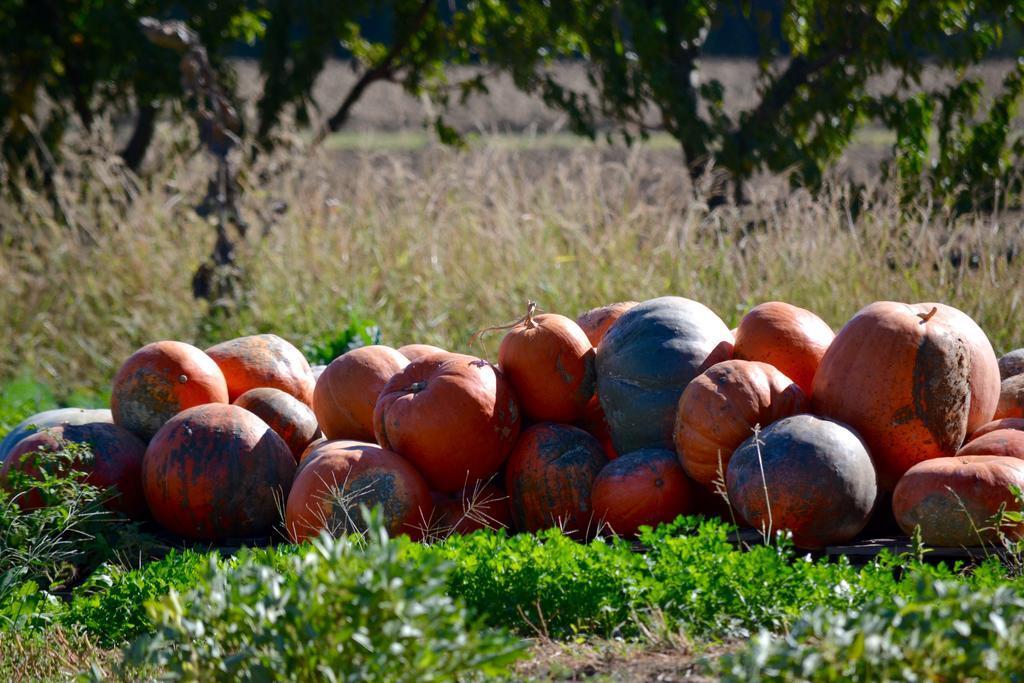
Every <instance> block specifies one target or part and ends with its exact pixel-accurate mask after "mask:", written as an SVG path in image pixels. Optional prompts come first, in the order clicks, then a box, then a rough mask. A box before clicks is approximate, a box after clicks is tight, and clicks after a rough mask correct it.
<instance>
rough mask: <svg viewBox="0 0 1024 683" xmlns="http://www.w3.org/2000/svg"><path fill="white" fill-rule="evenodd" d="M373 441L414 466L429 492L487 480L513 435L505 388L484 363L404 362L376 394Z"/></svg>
mask: <svg viewBox="0 0 1024 683" xmlns="http://www.w3.org/2000/svg"><path fill="white" fill-rule="evenodd" d="M373 424H374V432H375V434H376V436H377V442H378V443H379V444H380V445H381V446H383V447H385V448H388V449H390V450H393V451H395V452H396V453H398V454H400V455H401V456H402V457H404V458H406V459H407V460H409V462H411V463H412V464H413V465H414V466H415V467H416V469H418V470H419V471H420V472H421V473H422V474H423V476H424V477H426V479H427V481H428V482H429V483H430V486H431V488H432V489H433V490H435V491H441V492H443V493H454V492H455V491H458V490H460V489H462V488H464V487H465V486H471V485H473V484H474V483H475V482H477V481H480V480H485V481H486V480H487V479H489V478H490V477H492V476H493V475H494V474H495V473H496V472H497V471H498V470H499V469H501V466H502V464H503V463H504V462H505V458H506V457H507V456H508V453H509V451H510V450H511V449H512V445H513V444H514V443H515V441H516V437H517V436H518V435H519V425H520V411H519V405H518V404H517V402H516V397H515V394H514V393H513V391H512V388H511V386H510V385H509V383H508V382H507V381H506V380H505V378H504V377H503V376H502V374H501V373H500V372H498V371H497V370H496V369H495V368H494V366H493V365H491V364H490V363H488V362H487V361H485V360H481V359H479V358H474V357H473V356H465V355H462V354H458V353H438V354H432V355H429V356H425V357H423V358H420V359H419V360H416V361H413V362H412V363H409V365H408V366H406V367H405V369H404V370H402V371H401V372H399V373H398V374H396V375H395V376H394V377H392V378H391V379H390V380H388V383H387V384H386V385H385V386H384V389H383V390H382V391H381V394H380V398H379V399H378V400H377V407H376V408H375V409H374V413H373Z"/></svg>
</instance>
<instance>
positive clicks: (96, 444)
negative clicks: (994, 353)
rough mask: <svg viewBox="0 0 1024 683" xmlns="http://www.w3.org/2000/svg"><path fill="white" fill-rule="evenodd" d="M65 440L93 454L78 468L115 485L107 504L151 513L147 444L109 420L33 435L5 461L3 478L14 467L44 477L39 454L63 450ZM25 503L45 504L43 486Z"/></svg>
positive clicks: (140, 514)
mask: <svg viewBox="0 0 1024 683" xmlns="http://www.w3.org/2000/svg"><path fill="white" fill-rule="evenodd" d="M65 443H75V444H83V445H86V446H88V447H89V451H90V453H91V455H92V457H91V458H89V459H87V460H84V461H76V462H75V463H74V465H73V467H74V468H75V469H77V470H78V471H79V472H82V473H84V474H85V475H86V477H85V481H86V483H88V484H91V485H92V486H95V487H96V488H99V489H110V497H109V498H107V499H106V500H105V501H104V506H105V507H106V508H107V509H109V510H114V511H116V512H120V513H123V514H124V515H126V516H128V517H131V518H132V519H143V518H145V517H146V516H147V512H148V511H147V508H146V500H145V497H144V496H143V493H142V457H143V455H144V454H145V452H146V444H144V443H143V442H142V441H141V440H140V439H139V438H138V437H137V436H135V435H134V434H132V433H131V432H129V431H128V430H127V429H125V428H124V427H119V426H118V425H115V424H111V423H109V422H88V423H85V424H63V425H58V426H56V427H48V428H46V429H44V430H42V431H39V432H36V433H34V434H31V435H29V436H27V437H26V438H24V439H22V440H21V441H20V442H19V443H18V444H17V445H16V446H15V447H14V449H12V451H11V453H10V455H9V457H8V458H7V459H6V460H5V461H4V462H3V463H2V464H0V480H5V479H6V477H7V473H8V472H10V471H12V470H19V471H21V472H24V473H25V474H28V475H30V476H38V474H39V470H38V467H37V464H36V462H35V453H37V452H38V451H45V452H50V453H55V452H57V451H59V450H62V449H63V448H64V444H65ZM19 504H20V505H21V507H22V509H26V510H27V509H36V508H39V507H42V506H43V499H42V496H41V495H40V494H39V492H38V491H37V490H32V491H30V492H28V493H27V494H26V495H25V496H23V497H22V498H20V499H19Z"/></svg>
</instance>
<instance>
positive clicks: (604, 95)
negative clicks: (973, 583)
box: [0, 0, 1024, 403]
mask: <svg viewBox="0 0 1024 683" xmlns="http://www.w3.org/2000/svg"><path fill="white" fill-rule="evenodd" d="M145 17H152V18H155V19H157V20H159V21H161V22H165V23H163V24H161V26H162V27H163V28H164V29H166V31H168V33H167V36H171V37H173V36H174V35H178V34H177V33H175V31H178V30H179V29H180V31H182V32H183V33H181V35H186V34H187V35H192V34H190V33H188V32H194V36H195V38H196V41H195V43H194V46H198V48H189V47H187V46H185V45H184V44H181V43H174V41H173V40H171V39H170V38H166V36H165V39H155V40H154V37H153V35H152V33H149V34H147V32H146V31H145V30H143V28H142V26H141V24H140V21H141V20H142V19H143V18H145ZM175 21H177V22H182V23H181V24H174V23H168V22H175ZM1022 27H1024V0H1001V1H998V2H996V1H987V0H984V1H983V0H977V1H975V0H933V1H928V2H925V1H920V0H919V1H915V0H873V1H865V2H844V3H835V2H830V1H827V0H771V1H766V2H737V1H734V2H707V1H698V0H661V1H659V0H578V1H570V0H519V1H517V2H499V1H498V0H458V1H453V0H382V1H380V2H370V1H368V0H348V1H346V2H335V3H323V2H317V1H314V0H253V1H243V0H184V1H181V0H179V1H175V2H170V1H163V0H131V1H129V2H120V3H109V2H94V1H92V0H0V40H2V41H3V43H2V44H3V45H4V49H3V51H2V54H0V281H2V282H3V285H4V297H3V298H2V300H0V326H2V327H3V329H5V330H6V331H7V341H8V343H7V344H6V345H4V347H3V349H0V383H4V382H6V383H8V384H10V387H12V388H10V389H9V391H10V392H14V393H17V395H18V396H27V395H29V394H32V395H36V394H38V395H39V396H44V397H45V400H46V401H49V402H51V403H52V402H68V401H74V402H83V400H84V399H83V398H82V397H83V395H92V396H96V397H97V398H96V399H95V400H97V401H101V400H102V393H103V391H104V390H105V386H106V384H107V382H108V381H109V379H110V377H111V376H112V374H113V372H114V371H115V370H116V368H117V366H118V365H119V364H120V362H121V360H122V359H123V358H124V357H125V356H127V354H128V353H130V352H131V351H132V350H133V349H134V348H136V347H137V346H139V345H141V344H143V343H146V342H148V341H152V340H154V339H157V338H168V337H171V338H178V339H182V340H185V341H190V342H193V343H197V344H199V345H205V344H208V343H211V342H213V341H216V340H219V339H222V338H225V337H227V336H233V335H236V334H243V333H250V332H255V331H270V330H272V331H275V332H278V333H280V334H282V335H283V336H285V337H287V338H289V339H291V340H292V341H294V342H295V343H296V344H299V345H300V346H303V347H304V348H306V349H317V350H318V351H316V353H315V354H314V355H317V354H319V355H317V358H318V359H320V358H319V356H320V355H323V349H338V348H342V347H345V346H346V345H347V344H349V343H351V340H353V339H354V340H359V339H363V338H372V339H382V340H383V341H384V343H393V344H399V343H403V342H410V341H423V342H431V343H436V344H439V345H444V346H449V347H451V348H460V349H462V350H467V348H466V346H465V344H466V340H467V339H468V337H469V336H470V334H471V333H472V332H473V331H475V330H476V329H479V328H481V327H484V326H486V325H488V324H493V323H496V322H501V321H504V320H507V319H512V318H514V317H516V315H517V314H518V313H517V312H518V311H519V309H520V308H521V305H522V301H523V300H525V299H526V298H527V297H533V298H538V299H540V301H541V304H542V306H544V307H545V308H547V309H549V310H557V311H560V312H563V313H565V314H567V315H575V314H576V313H578V312H580V311H581V310H583V309H585V308H588V307H590V306H594V305H598V304H603V303H607V302H608V301H609V300H612V299H642V298H645V297H648V296H654V295H659V294H664V293H675V294H680V295H683V296H690V297H692V298H697V299H700V300H702V301H704V302H705V303H708V304H709V305H711V306H712V307H714V308H715V310H716V311H718V312H719V314H720V315H722V317H723V319H725V320H726V322H729V323H731V324H732V323H735V322H736V321H737V320H738V318H739V317H740V316H741V315H742V313H743V312H744V311H745V310H746V308H747V307H749V306H750V305H753V304H755V303H757V302H758V301H761V300H764V299H767V298H772V299H779V298H782V299H787V300H789V301H792V302H793V303H796V304H799V305H803V306H807V307H810V308H813V309H814V310H816V311H817V312H819V313H820V314H821V315H823V316H824V317H825V318H826V319H827V320H829V322H830V323H832V324H833V325H835V326H839V325H841V324H842V323H843V322H844V321H845V320H846V319H847V318H848V317H849V316H850V315H852V314H853V313H854V312H855V311H856V310H857V309H858V308H859V307H860V306H861V305H864V304H866V303H868V302H869V301H871V300H873V299H882V298H885V299H906V300H909V299H914V300H921V299H926V300H944V301H948V302H950V303H952V304H954V305H957V306H959V307H961V308H963V309H964V310H965V311H967V312H968V313H970V314H971V315H973V316H975V318H976V319H977V320H978V321H979V322H980V323H981V324H982V325H983V327H985V329H986V330H987V331H988V332H989V334H990V336H991V337H992V339H993V343H994V344H995V345H996V347H997V350H1001V351H1005V350H1007V349H1008V348H1012V347H1013V346H1015V345H1020V343H1021V340H1020V338H1019V334H1020V333H1019V323H1018V322H1017V319H1018V318H1019V316H1018V315H1017V314H1018V312H1019V298H1020V296H1021V294H1020V292H1021V291H1022V288H1021V286H1020V285H1021V284H1022V277H1021V275H1020V272H1019V271H1020V270H1021V269H1020V267H1019V266H1020V262H1019V254H1020V249H1021V241H1022V240H1021V220H1022V219H1021V213H1020V208H1021V172H1022V168H1024V163H1022V157H1024V138H1022V129H1024V126H1022V121H1021V118H1020V115H1019V114H1018V105H1019V102H1020V99H1021V96H1022V92H1024V53H1022V46H1024V39H1022V36H1024V31H1022ZM172 43H173V44H172ZM190 44H191V43H190ZM196 49H198V50H199V51H200V52H201V57H202V59H198V58H197V54H199V53H197V52H196ZM197 60H198V61H197ZM207 62H208V64H209V72H206V71H205V70H203V69H199V70H198V71H197V70H196V69H197V67H196V65H197V64H206V63H207ZM212 90H215V91H216V92H217V93H220V94H222V95H223V106H221V105H220V104H218V102H219V100H218V99H217V98H211V97H209V96H208V95H209V92H210V91H212ZM221 109H224V110H225V111H228V110H230V111H228V113H227V114H226V115H225V116H226V119H230V122H229V123H230V125H224V126H222V128H223V130H219V132H220V133H221V137H220V141H221V143H222V144H219V146H218V144H216V140H214V138H216V137H217V136H216V135H212V136H211V134H210V130H208V129H207V126H214V128H216V126H217V125H218V124H217V121H220V120H221V119H225V116H222V115H221V114H222V113H223V112H222V111H221ZM211 121H212V122H213V123H211ZM215 132H217V131H215ZM204 149H205V151H206V152H208V153H204ZM352 321H356V322H352ZM370 330H372V332H370ZM476 351H477V352H478V353H487V352H489V351H492V349H489V348H483V349H476ZM321 360H322V359H321ZM15 380H17V381H18V382H21V383H20V384H16V383H15ZM25 382H29V383H30V384H31V383H32V382H39V383H41V384H40V387H41V388H40V389H39V390H38V391H36V390H29V389H27V388H26V386H28V385H26V384H25ZM33 391H36V394H33ZM83 391H84V392H86V393H85V394H83V393H82V392H83ZM12 395H13V394H12Z"/></svg>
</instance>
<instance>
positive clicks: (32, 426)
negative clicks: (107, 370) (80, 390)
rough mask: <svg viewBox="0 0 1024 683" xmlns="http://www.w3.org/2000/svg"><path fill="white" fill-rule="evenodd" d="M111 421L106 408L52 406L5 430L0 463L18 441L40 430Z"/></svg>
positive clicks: (0, 449) (112, 418)
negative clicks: (51, 408) (9, 429)
mask: <svg viewBox="0 0 1024 683" xmlns="http://www.w3.org/2000/svg"><path fill="white" fill-rule="evenodd" d="M113 421H114V417H113V415H111V414H110V410H108V409H107V408H98V409H91V408H54V409H53V410H44V411H43V412H41V413H36V414H35V415H32V416H30V417H27V418H25V419H24V420H22V421H21V422H19V423H18V424H17V425H15V426H14V429H12V430H11V431H9V432H7V436H5V437H4V438H3V441H0V464H3V462H4V460H5V459H7V454H8V453H10V452H11V451H12V450H14V447H15V446H17V445H18V442H19V441H21V440H22V439H24V438H25V437H27V436H31V435H32V434H35V433H36V432H38V431H40V430H43V429H48V428H50V427H59V426H60V425H81V424H89V423H92V422H106V423H112V422H113Z"/></svg>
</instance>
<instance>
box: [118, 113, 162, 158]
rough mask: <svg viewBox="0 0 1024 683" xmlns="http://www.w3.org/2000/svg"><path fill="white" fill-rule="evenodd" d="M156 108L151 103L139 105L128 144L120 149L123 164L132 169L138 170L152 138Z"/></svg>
mask: <svg viewBox="0 0 1024 683" xmlns="http://www.w3.org/2000/svg"><path fill="white" fill-rule="evenodd" d="M156 112H157V108H156V106H155V105H153V104H144V105H142V106H141V107H139V115H138V118H136V119H135V129H134V130H133V131H132V137H131V139H130V140H128V144H127V145H126V146H125V148H124V149H123V150H121V158H122V159H124V163H125V165H127V166H128V168H130V169H132V170H133V171H138V170H139V167H140V166H142V161H143V160H144V159H145V158H146V150H147V149H149V143H150V142H151V141H152V140H153V131H154V129H155V127H156Z"/></svg>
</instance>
